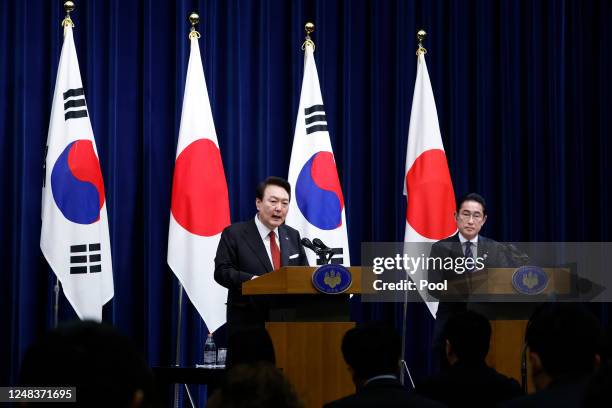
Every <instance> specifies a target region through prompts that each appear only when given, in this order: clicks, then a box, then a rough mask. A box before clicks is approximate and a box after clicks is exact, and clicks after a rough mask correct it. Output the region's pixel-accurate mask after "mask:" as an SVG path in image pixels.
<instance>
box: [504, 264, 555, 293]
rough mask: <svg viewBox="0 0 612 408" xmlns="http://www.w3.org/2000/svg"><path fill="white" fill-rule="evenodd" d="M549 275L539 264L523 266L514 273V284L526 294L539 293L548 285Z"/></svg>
mask: <svg viewBox="0 0 612 408" xmlns="http://www.w3.org/2000/svg"><path fill="white" fill-rule="evenodd" d="M548 280H549V279H548V275H546V272H544V270H543V269H542V268H540V267H539V266H521V267H520V268H517V269H516V271H514V274H513V275H512V286H513V287H514V289H516V291H517V292H519V293H522V294H524V295H538V294H540V293H542V292H543V291H544V289H546V286H548Z"/></svg>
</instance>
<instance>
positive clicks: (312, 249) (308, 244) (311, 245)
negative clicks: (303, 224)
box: [300, 237, 320, 254]
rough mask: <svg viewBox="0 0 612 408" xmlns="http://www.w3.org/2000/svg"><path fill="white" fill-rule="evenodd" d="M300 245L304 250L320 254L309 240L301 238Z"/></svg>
mask: <svg viewBox="0 0 612 408" xmlns="http://www.w3.org/2000/svg"><path fill="white" fill-rule="evenodd" d="M300 242H301V243H302V245H304V246H305V247H306V248H308V249H310V250H311V251H313V252H314V253H315V254H318V253H319V252H320V249H319V248H317V247H316V246H314V245H313V244H312V242H310V240H309V239H308V238H306V237H304V238H302V240H301V241H300Z"/></svg>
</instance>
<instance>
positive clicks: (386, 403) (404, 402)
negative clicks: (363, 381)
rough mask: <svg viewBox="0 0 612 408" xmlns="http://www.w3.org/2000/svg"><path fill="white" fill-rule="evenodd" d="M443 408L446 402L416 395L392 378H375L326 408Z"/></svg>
mask: <svg viewBox="0 0 612 408" xmlns="http://www.w3.org/2000/svg"><path fill="white" fill-rule="evenodd" d="M366 407H372V408H379V407H385V408H395V407H397V408H399V407H401V408H411V407H423V408H443V407H445V405H444V404H442V403H439V402H436V401H432V400H430V399H428V398H424V397H421V396H418V395H416V394H415V393H413V392H410V391H408V390H407V389H406V388H404V387H403V386H402V385H401V384H400V382H399V381H397V380H394V379H390V378H381V379H379V380H374V381H371V382H370V383H368V384H367V385H365V386H364V387H362V388H360V389H359V390H357V392H356V393H355V394H352V395H349V396H347V397H344V398H341V399H338V400H336V401H332V402H329V403H327V404H325V405H324V408H366Z"/></svg>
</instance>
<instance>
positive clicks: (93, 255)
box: [70, 244, 102, 274]
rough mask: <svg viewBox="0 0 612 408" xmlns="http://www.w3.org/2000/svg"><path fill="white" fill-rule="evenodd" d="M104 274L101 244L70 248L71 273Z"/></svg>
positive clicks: (72, 246)
mask: <svg viewBox="0 0 612 408" xmlns="http://www.w3.org/2000/svg"><path fill="white" fill-rule="evenodd" d="M88 269H89V273H96V272H102V254H101V251H100V244H89V245H87V244H83V245H71V246H70V273H71V274H73V273H87V272H88Z"/></svg>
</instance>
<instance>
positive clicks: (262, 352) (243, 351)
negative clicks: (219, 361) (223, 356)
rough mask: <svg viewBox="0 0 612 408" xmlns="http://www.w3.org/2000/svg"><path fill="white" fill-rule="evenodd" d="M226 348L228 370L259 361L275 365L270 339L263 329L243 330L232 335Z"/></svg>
mask: <svg viewBox="0 0 612 408" xmlns="http://www.w3.org/2000/svg"><path fill="white" fill-rule="evenodd" d="M227 348H228V350H227V360H226V366H227V368H228V369H230V368H232V367H233V366H236V365H238V364H253V363H258V362H260V361H264V362H268V363H270V364H272V365H275V364H276V357H275V355H274V345H273V344H272V339H271V338H270V335H269V334H268V332H267V331H266V329H264V328H263V327H261V328H245V329H241V330H238V331H236V332H234V333H232V335H230V337H229V339H228V345H227Z"/></svg>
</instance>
